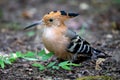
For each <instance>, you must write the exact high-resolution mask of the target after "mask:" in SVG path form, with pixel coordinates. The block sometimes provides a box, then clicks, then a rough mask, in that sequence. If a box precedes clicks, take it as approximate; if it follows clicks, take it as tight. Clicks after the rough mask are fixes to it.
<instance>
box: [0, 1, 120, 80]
mask: <svg viewBox="0 0 120 80" xmlns="http://www.w3.org/2000/svg"><path fill="white" fill-rule="evenodd" d="M18 1H19V0H18ZM21 1H23V0H21ZM25 1H26V0H25ZM33 2H34V1H33ZM78 2H79V1H78ZM3 3H4V2H3ZM13 3H14V1H12V2H11V3H10V4H13ZM21 3H22V2H21ZM43 3H46V2H43ZM62 3H63V2H61V4H62ZM4 4H5V3H4ZM4 4H3V5H2V6H4ZM24 4H32V3H27V1H26V2H24ZM52 4H54V3H52ZM52 4H51V5H52ZM69 4H72V5H73V4H77V3H69ZM16 5H17V4H16ZM16 5H15V6H16ZM32 5H33V6H34V5H35V3H33V4H32ZM37 5H38V4H37ZM46 5H47V3H46ZM51 5H49V6H51ZM56 5H58V4H56ZM56 5H54V6H56ZM59 5H60V4H59ZM9 6H10V10H13V11H10V15H11V16H13V15H12V13H17V12H16V11H14V9H22V8H21V7H20V5H19V6H17V7H16V8H14V6H13V5H9ZM66 6H69V5H64V7H66ZM23 7H24V6H23ZM72 7H75V6H72ZM5 9H8V8H7V7H5ZM69 10H70V8H69V9H68V11H69ZM8 11H9V10H8ZM42 11H43V12H46V11H45V10H44V9H43V7H42ZM75 11H77V10H76V9H75ZM4 12H5V10H4ZM18 12H19V11H18ZM43 12H40V13H41V14H43ZM84 13H88V12H86V11H85V12H84V11H83V12H82V13H81V14H82V15H83V16H82V17H80V19H77V20H76V21H78V20H81V18H82V22H81V23H83V22H84V21H86V23H85V24H84V26H85V28H84V30H82V31H81V29H82V28H81V27H76V28H75V31H77V32H78V33H79V34H80V35H81V36H82V37H83V38H84V39H86V40H87V41H89V42H90V43H91V45H92V46H93V47H95V48H98V49H100V50H102V51H104V52H105V53H107V54H109V55H111V56H112V57H110V58H107V59H106V61H105V62H104V63H103V64H101V68H102V70H95V62H94V61H84V62H82V63H81V64H82V66H80V67H73V70H71V71H67V70H63V69H59V70H54V69H46V70H44V71H40V70H39V69H38V68H36V67H33V66H32V65H31V64H32V63H33V62H30V61H25V60H22V59H18V60H17V61H16V62H14V63H13V64H12V65H7V66H6V67H5V69H1V68H0V80H62V79H66V80H74V79H76V78H78V77H83V76H90V75H93V76H96V75H106V76H111V77H113V78H114V80H120V17H119V16H120V15H119V13H120V8H119V7H118V6H117V8H116V7H109V8H108V10H106V11H105V12H101V13H96V14H95V15H94V16H93V15H90V14H84ZM36 14H37V13H36ZM6 15H7V17H6ZM11 16H10V17H9V16H8V13H6V14H4V16H3V17H2V18H1V20H0V21H1V22H0V54H4V55H9V53H12V52H16V51H21V52H23V53H24V52H27V51H40V50H41V49H42V48H43V44H42V43H41V42H40V41H37V40H36V36H37V34H35V35H33V36H29V35H28V32H29V30H28V31H24V30H23V28H24V27H21V25H19V24H21V23H22V26H23V24H25V23H27V22H30V21H32V20H34V18H36V17H38V16H35V17H32V18H31V17H30V16H28V18H30V19H24V18H23V17H25V18H26V16H24V15H23V17H22V18H20V19H18V23H17V24H16V25H13V24H9V23H10V20H9V18H11V22H15V20H16V19H17V18H16V16H17V15H16V14H15V16H14V17H11ZM91 16H92V17H91ZM18 17H20V16H18ZM39 17H41V16H39ZM86 18H87V19H88V20H85V19H86ZM18 25H19V27H20V28H19V29H18V28H17V29H16V27H18ZM69 25H73V26H80V25H81V24H80V22H79V21H78V22H77V23H75V25H74V23H71V24H69ZM6 26H9V27H6ZM11 26H14V27H11ZM72 28H73V27H72ZM76 29H77V30H76ZM30 31H31V30H30ZM32 31H35V32H37V31H36V30H35V29H34V30H32ZM81 32H82V33H81ZM38 43H39V44H38Z"/></svg>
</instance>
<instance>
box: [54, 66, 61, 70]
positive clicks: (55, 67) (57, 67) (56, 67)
mask: <svg viewBox="0 0 120 80" xmlns="http://www.w3.org/2000/svg"><path fill="white" fill-rule="evenodd" d="M52 68H53V69H57V70H58V69H59V68H60V67H59V66H52Z"/></svg>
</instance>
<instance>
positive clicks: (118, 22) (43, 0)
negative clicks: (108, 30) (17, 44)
mask: <svg viewBox="0 0 120 80" xmlns="http://www.w3.org/2000/svg"><path fill="white" fill-rule="evenodd" d="M119 5H120V0H54V1H48V0H0V24H5V25H6V24H7V27H8V26H9V27H10V26H11V25H12V26H14V27H15V25H22V26H20V27H23V26H25V25H26V24H28V22H29V23H30V22H31V21H34V20H39V19H41V18H42V16H43V15H44V14H46V13H48V12H50V11H53V10H65V11H66V12H78V13H80V15H81V16H80V17H79V20H77V22H78V25H79V26H77V22H76V21H75V22H74V23H73V24H71V25H73V26H77V27H75V28H78V27H80V25H82V24H83V25H84V26H86V27H88V26H93V25H97V26H101V25H104V26H107V27H108V26H112V27H114V28H115V29H116V28H120V27H117V26H120V6H119ZM8 24H9V25H8ZM88 24H89V25H88ZM12 26H11V27H12ZM0 27H3V26H0ZM101 27H103V26H101Z"/></svg>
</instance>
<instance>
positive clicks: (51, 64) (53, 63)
mask: <svg viewBox="0 0 120 80" xmlns="http://www.w3.org/2000/svg"><path fill="white" fill-rule="evenodd" d="M55 64H56V62H51V63H49V64H48V65H47V68H50V67H52V66H53V65H55Z"/></svg>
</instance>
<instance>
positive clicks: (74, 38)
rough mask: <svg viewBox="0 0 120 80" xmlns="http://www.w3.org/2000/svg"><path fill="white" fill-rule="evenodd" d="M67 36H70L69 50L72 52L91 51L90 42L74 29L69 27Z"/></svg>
mask: <svg viewBox="0 0 120 80" xmlns="http://www.w3.org/2000/svg"><path fill="white" fill-rule="evenodd" d="M66 37H69V39H70V43H69V44H68V46H67V51H69V52H71V53H74V54H75V53H83V52H85V53H88V52H89V51H90V44H89V43H88V42H87V41H86V40H84V39H82V38H81V37H80V36H79V35H77V34H76V33H75V32H74V31H72V30H70V29H68V30H67V31H66Z"/></svg>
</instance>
